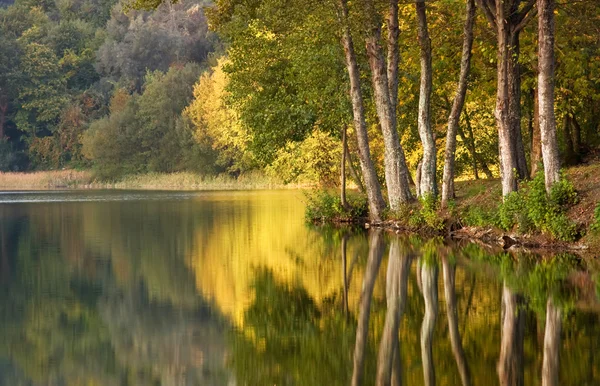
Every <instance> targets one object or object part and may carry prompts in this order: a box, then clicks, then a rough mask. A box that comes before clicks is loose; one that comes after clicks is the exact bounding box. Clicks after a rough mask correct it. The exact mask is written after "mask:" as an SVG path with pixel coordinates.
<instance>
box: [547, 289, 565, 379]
mask: <svg viewBox="0 0 600 386" xmlns="http://www.w3.org/2000/svg"><path fill="white" fill-rule="evenodd" d="M561 317H562V316H561V312H560V308H558V307H556V305H555V304H554V302H553V300H552V298H549V299H548V302H547V304H546V328H545V331H544V361H543V365H542V386H558V385H559V382H558V369H559V351H560V331H561V328H562V319H561Z"/></svg>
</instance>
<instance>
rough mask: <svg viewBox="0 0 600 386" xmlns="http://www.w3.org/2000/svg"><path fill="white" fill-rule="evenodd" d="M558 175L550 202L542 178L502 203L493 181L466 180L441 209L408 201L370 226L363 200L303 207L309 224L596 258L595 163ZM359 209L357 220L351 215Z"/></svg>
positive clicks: (599, 230)
mask: <svg viewBox="0 0 600 386" xmlns="http://www.w3.org/2000/svg"><path fill="white" fill-rule="evenodd" d="M564 172H565V177H566V181H568V183H567V184H564V186H563V187H562V188H561V189H562V190H561V191H560V192H557V193H558V195H557V196H558V199H556V197H554V201H553V200H552V199H551V200H548V199H547V198H546V193H545V189H544V187H543V176H540V177H541V179H537V180H534V181H530V182H527V183H523V184H522V185H521V193H519V195H515V196H514V197H511V200H509V201H510V203H508V204H506V203H505V204H503V205H500V203H502V202H503V198H502V192H501V186H500V181H499V180H498V179H491V180H471V181H457V182H456V183H455V189H456V198H455V200H453V201H452V202H451V203H450V205H449V207H448V208H445V209H440V208H439V203H438V202H435V201H432V202H429V201H422V202H418V201H414V202H412V203H410V204H408V205H405V206H404V207H402V208H401V210H400V211H399V212H397V213H392V212H388V213H386V217H385V219H384V221H381V222H377V223H374V222H370V221H368V220H367V219H366V203H365V202H364V199H363V202H359V206H358V208H359V209H360V210H358V211H357V207H356V206H354V207H353V208H352V209H351V210H347V209H343V208H342V207H341V204H339V199H338V198H337V197H330V198H327V197H325V195H323V197H319V196H318V195H317V196H316V199H314V200H313V201H312V202H309V205H311V204H314V203H316V205H313V207H312V208H309V210H308V211H307V216H308V217H309V218H311V219H312V220H316V221H315V222H328V221H330V222H334V223H335V222H337V223H347V222H354V223H359V224H361V225H364V226H365V227H377V228H383V229H385V230H387V231H390V232H395V233H406V232H407V233H416V234H419V235H422V236H443V237H447V238H451V239H468V240H471V241H475V242H477V243H479V244H483V245H486V246H489V247H492V248H503V249H505V250H514V251H519V250H528V251H536V252H542V253H543V252H549V251H552V252H576V253H578V254H581V255H584V254H585V255H586V256H591V257H600V209H597V208H599V206H600V159H597V158H596V159H592V160H590V161H589V162H587V163H586V164H583V165H579V166H575V167H571V168H567V169H566V170H565V171H564ZM540 183H541V185H540ZM557 201H558V202H559V203H558V204H557V203H556V202H557ZM355 202H356V201H355ZM361 210H362V213H364V215H363V216H354V215H353V213H356V212H361ZM328 219H332V220H328ZM594 228H595V229H594Z"/></svg>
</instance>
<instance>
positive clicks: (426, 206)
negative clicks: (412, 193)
mask: <svg viewBox="0 0 600 386" xmlns="http://www.w3.org/2000/svg"><path fill="white" fill-rule="evenodd" d="M419 201H421V210H420V216H421V217H422V218H423V222H424V223H425V224H426V225H427V226H429V227H430V228H432V229H435V230H438V231H439V230H442V229H443V228H444V221H443V220H442V218H441V216H440V213H439V209H440V203H439V201H438V200H437V199H436V196H434V195H433V194H431V193H425V194H424V195H423V196H422V197H420V198H419Z"/></svg>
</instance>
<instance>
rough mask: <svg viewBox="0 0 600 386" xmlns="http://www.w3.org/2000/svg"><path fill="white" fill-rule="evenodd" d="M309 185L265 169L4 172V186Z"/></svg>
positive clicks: (1, 179)
mask: <svg viewBox="0 0 600 386" xmlns="http://www.w3.org/2000/svg"><path fill="white" fill-rule="evenodd" d="M300 187H303V188H304V187H310V186H309V185H298V184H287V185H286V184H284V183H283V182H282V181H281V180H279V179H277V178H274V177H269V176H266V175H265V174H263V173H261V172H251V173H246V174H243V175H240V176H239V177H237V178H236V177H232V176H229V175H218V176H202V175H199V174H195V173H191V172H177V173H146V174H136V175H128V176H125V177H123V178H120V179H118V180H116V181H110V182H107V181H100V180H97V179H96V178H95V177H94V175H93V173H92V172H91V171H76V170H56V171H40V172H30V173H0V189H6V190H17V189H24V190H27V189H56V188H71V189H85V188H93V189H164V190H242V189H290V188H291V189H294V188H300Z"/></svg>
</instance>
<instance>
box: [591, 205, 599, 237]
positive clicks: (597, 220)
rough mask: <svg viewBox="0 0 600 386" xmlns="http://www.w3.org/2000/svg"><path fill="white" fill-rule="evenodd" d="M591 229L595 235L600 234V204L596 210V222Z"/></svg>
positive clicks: (594, 221)
mask: <svg viewBox="0 0 600 386" xmlns="http://www.w3.org/2000/svg"><path fill="white" fill-rule="evenodd" d="M590 229H591V230H592V231H593V232H595V233H600V202H599V203H598V204H597V205H596V209H594V220H593V222H592V225H591V226H590Z"/></svg>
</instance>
